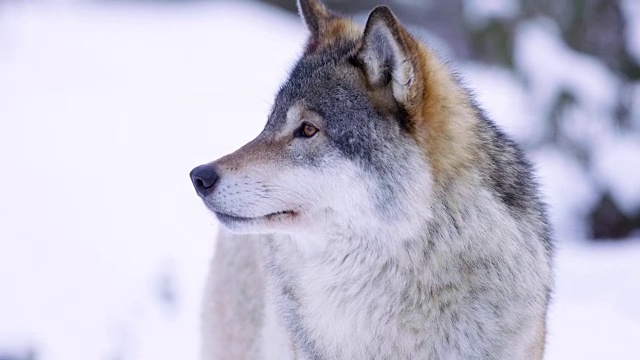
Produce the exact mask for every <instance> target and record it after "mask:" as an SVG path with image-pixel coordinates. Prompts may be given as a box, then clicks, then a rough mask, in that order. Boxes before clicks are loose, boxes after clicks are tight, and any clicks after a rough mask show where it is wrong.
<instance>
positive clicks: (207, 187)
mask: <svg viewBox="0 0 640 360" xmlns="http://www.w3.org/2000/svg"><path fill="white" fill-rule="evenodd" d="M189 176H190V177H191V182H193V187H194V188H195V189H196V193H198V196H200V197H201V198H205V197H206V196H207V195H209V194H211V193H212V192H213V189H214V187H215V184H216V181H218V177H219V176H218V171H216V168H215V166H214V165H213V164H205V165H200V166H198V167H196V168H195V169H193V170H191V173H189Z"/></svg>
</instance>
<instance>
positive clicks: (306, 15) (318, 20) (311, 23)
mask: <svg viewBox="0 0 640 360" xmlns="http://www.w3.org/2000/svg"><path fill="white" fill-rule="evenodd" d="M298 12H299V13H300V17H302V20H304V23H305V24H306V25H307V28H308V29H309V31H311V34H312V35H317V34H318V33H319V32H320V29H321V28H322V26H323V24H324V23H325V22H327V21H328V20H329V18H330V14H329V11H328V10H327V8H326V7H324V5H323V4H322V3H321V2H320V1H318V0H298Z"/></svg>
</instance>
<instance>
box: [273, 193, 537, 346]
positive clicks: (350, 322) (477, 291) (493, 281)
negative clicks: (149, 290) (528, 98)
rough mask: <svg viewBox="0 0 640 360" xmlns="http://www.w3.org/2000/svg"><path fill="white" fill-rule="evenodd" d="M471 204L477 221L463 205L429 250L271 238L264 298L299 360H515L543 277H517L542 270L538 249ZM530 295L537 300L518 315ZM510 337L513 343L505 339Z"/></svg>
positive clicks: (410, 244) (386, 241)
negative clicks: (462, 213)
mask: <svg viewBox="0 0 640 360" xmlns="http://www.w3.org/2000/svg"><path fill="white" fill-rule="evenodd" d="M477 195H478V194H476V196H477ZM476 205H478V206H481V207H482V208H484V209H485V212H484V213H483V214H482V216H480V214H479V213H476V212H475V210H476V209H473V207H475V205H474V204H469V205H468V206H469V207H470V213H469V216H468V217H465V218H464V219H460V220H461V221H465V222H466V223H465V226H464V227H463V228H462V229H458V230H457V231H456V230H455V229H453V228H451V229H448V228H446V227H444V228H443V229H439V231H438V232H434V233H433V234H431V235H430V236H431V239H429V241H427V240H428V239H427V236H424V237H422V238H410V239H400V238H393V237H390V236H387V237H386V238H379V237H378V238H376V237H375V236H371V237H370V238H354V239H342V241H335V240H334V241H332V240H329V239H327V240H326V241H324V242H323V241H322V240H318V239H316V240H315V242H314V244H313V246H312V247H306V246H300V243H299V242H300V241H301V240H304V239H301V238H298V239H293V238H291V237H288V236H278V237H275V238H274V239H273V240H272V242H271V251H270V253H269V255H268V257H269V258H270V259H268V261H267V262H268V263H269V267H270V269H271V270H270V271H271V272H270V271H269V270H268V273H270V275H271V276H270V280H269V284H270V285H269V287H270V288H271V290H272V291H271V292H269V294H270V295H271V296H273V300H274V302H275V304H276V305H277V306H276V315H278V316H279V317H280V320H281V321H282V323H281V325H282V326H283V328H284V329H285V331H286V332H287V333H288V334H287V336H288V337H289V338H290V339H291V344H292V347H293V348H294V349H295V350H294V351H296V352H297V356H298V358H305V357H308V358H315V357H314V355H318V356H319V358H328V359H333V358H389V359H402V358H438V359H458V358H460V359H463V358H474V357H483V356H486V354H487V353H491V354H492V357H494V358H496V359H497V358H520V357H521V356H523V355H522V354H523V353H524V351H525V349H526V347H527V346H529V344H528V343H526V342H523V343H522V344H519V343H517V342H518V341H522V335H521V334H522V333H529V332H531V331H533V330H534V329H533V328H532V329H523V328H521V325H520V324H533V323H535V322H534V321H532V318H534V317H536V316H538V314H540V313H543V312H544V299H542V298H540V297H539V294H540V293H541V292H540V291H539V289H541V287H542V286H543V284H544V283H545V282H547V281H548V276H549V275H548V274H545V273H540V274H533V273H528V272H527V273H525V272H526V271H527V269H528V268H529V269H530V268H532V267H536V266H538V264H539V263H540V262H541V261H544V256H543V250H542V249H541V248H539V247H537V248H535V249H534V251H533V252H532V251H531V249H528V248H527V244H529V245H530V244H531V243H533V244H537V242H536V240H537V239H527V237H528V236H531V235H530V234H529V233H528V232H527V231H526V230H527V229H518V224H516V223H515V222H514V220H513V219H511V218H510V217H509V216H507V215H506V214H505V213H504V212H503V209H499V208H493V209H492V208H489V209H488V210H487V205H486V204H476ZM487 211H488V213H487ZM487 215H492V216H489V217H487ZM487 219H491V220H487ZM445 230H448V231H445ZM535 246H537V245H534V247H535ZM318 249H321V251H318V252H316V250H318ZM523 253H524V255H523ZM485 258H486V261H485V262H483V261H484V260H483V259H485ZM474 261H477V263H476V262H474ZM465 262H468V263H470V264H473V266H482V268H478V269H474V268H469V269H466V268H465ZM470 266H471V265H470ZM493 267H495V268H493ZM519 269H524V270H522V271H521V270H519ZM465 271H467V273H465ZM504 276H508V277H509V278H504ZM283 289H287V291H288V295H287V296H283V295H282V294H283ZM482 289H488V290H486V291H482ZM532 289H533V290H534V292H536V293H537V294H538V295H536V296H535V297H532V298H531V299H529V300H527V301H530V304H527V306H524V304H521V303H520V301H523V298H524V296H528V294H529V292H530V291H531V290H532ZM505 296H506V297H505ZM509 296H511V297H509ZM291 299H294V300H293V301H292V300H291ZM502 302H504V304H503V303H502ZM496 304H501V308H500V309H498V310H496V306H497V305H496ZM496 311H499V312H500V314H499V316H497V315H496ZM292 314H293V315H292ZM523 326H524V325H523ZM526 326H529V325H526ZM514 330H518V331H520V333H521V334H520V335H518V334H511V335H510V334H505V333H508V332H510V331H514ZM301 339H302V340H301ZM497 339H501V340H500V341H498V340H497ZM501 341H510V342H515V343H513V344H510V346H508V347H505V346H504V345H501V346H500V344H499V343H500V342H501ZM287 351H291V349H290V348H289V349H288V350H287Z"/></svg>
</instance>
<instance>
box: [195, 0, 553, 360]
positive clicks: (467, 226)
mask: <svg viewBox="0 0 640 360" xmlns="http://www.w3.org/2000/svg"><path fill="white" fill-rule="evenodd" d="M301 3H304V4H303V5H302V6H305V4H306V6H307V8H306V9H307V10H306V11H302V13H303V16H313V11H311V10H309V9H313V7H312V6H311V5H313V4H310V3H314V1H311V0H307V1H302V0H301ZM316 5H317V4H316ZM303 10H305V8H303ZM384 11H386V10H383V11H379V13H381V14H382V15H380V16H387V17H389V16H392V15H386V13H384ZM389 14H390V13H389ZM383 20H384V19H383ZM319 21H320V20H319V19H306V22H307V24H309V26H310V27H311V29H312V31H315V32H317V31H318V29H319V28H320V26H321V25H322V24H321V23H320V22H319ZM383 26H384V24H383ZM382 30H384V29H382ZM313 36H320V35H318V34H316V33H314V34H313ZM374 38H375V39H376V40H375V41H377V42H380V39H379V36H378V37H374ZM359 41H360V40H357V41H356V40H349V39H345V40H344V41H340V42H338V43H336V44H334V45H333V46H331V47H329V48H325V49H322V50H321V51H307V53H305V55H304V56H303V57H302V59H300V61H299V62H298V63H297V64H296V66H295V67H294V69H293V70H292V72H291V74H290V77H289V79H288V80H287V82H286V83H285V84H284V85H283V87H282V88H281V90H280V91H279V93H278V95H277V96H276V101H275V105H274V108H273V110H272V113H271V114H270V116H269V119H268V122H267V124H266V126H265V129H264V131H263V132H262V133H261V134H260V135H259V136H258V137H257V138H256V139H255V140H253V141H252V142H250V143H249V144H247V145H245V147H243V148H242V149H240V150H238V151H237V152H236V153H233V154H230V155H228V156H226V157H224V158H222V159H220V160H218V161H216V162H215V166H216V169H218V171H219V173H220V178H219V180H218V182H217V183H216V188H215V189H214V190H213V191H212V193H211V194H210V195H207V196H206V197H205V198H204V201H205V203H206V204H207V206H208V207H209V208H210V209H211V210H212V211H213V212H214V213H216V214H217V215H218V217H219V219H220V220H221V222H222V223H223V225H225V227H227V228H229V229H231V230H233V231H237V232H241V233H262V234H264V235H232V234H230V233H227V232H226V230H223V231H222V235H221V237H220V239H219V240H218V245H217V249H216V255H215V258H214V262H213V265H212V271H211V275H210V279H209V282H208V289H209V290H208V291H207V299H208V300H207V302H206V306H205V315H206V316H205V329H208V330H207V331H205V332H204V338H203V343H204V345H205V346H204V349H205V351H204V358H205V359H206V360H213V359H314V360H315V359H318V360H320V359H414V358H415V359H540V358H541V357H542V351H543V348H544V336H545V322H546V312H547V305H548V301H549V293H550V291H551V287H552V273H551V265H552V264H551V263H552V250H553V248H552V245H551V241H550V228H549V225H548V221H547V216H546V213H545V209H544V205H543V203H542V202H541V200H540V199H539V197H538V190H537V185H536V182H535V180H534V178H533V175H532V171H531V165H530V164H529V163H528V162H527V160H526V159H525V157H524V156H523V154H522V151H520V149H519V148H518V147H517V146H516V145H515V144H514V143H513V142H512V141H511V140H510V139H509V138H508V137H507V136H506V135H505V134H504V133H502V132H501V131H500V130H499V129H498V128H497V126H496V125H495V124H494V123H492V122H491V121H490V120H488V119H487V118H486V116H485V115H484V114H483V113H482V111H481V110H480V109H479V107H478V106H476V105H475V103H474V102H473V100H472V98H471V96H470V95H469V93H468V92H466V91H465V90H464V89H462V88H461V87H459V86H458V87H459V88H458V89H457V90H456V91H460V93H461V94H464V96H465V97H467V106H468V108H469V109H472V112H473V114H472V119H470V120H469V121H470V123H472V124H473V126H472V130H473V131H472V134H473V136H472V138H470V139H467V140H466V142H465V143H464V144H462V145H461V146H465V147H468V148H470V149H473V151H472V153H473V156H474V158H473V159H472V160H473V161H472V162H471V164H472V165H471V166H469V167H468V168H464V169H462V170H459V173H458V174H457V176H455V177H451V178H449V179H448V180H447V181H446V182H444V183H438V184H436V183H435V181H434V179H433V178H432V176H435V175H433V174H432V171H431V169H430V167H429V162H428V160H426V159H425V158H426V156H425V151H424V149H422V148H421V147H420V145H419V144H418V143H417V141H416V140H415V136H413V135H412V132H413V131H415V129H414V128H413V127H414V126H415V125H414V124H412V123H411V121H410V119H409V118H408V113H407V111H406V109H405V108H404V107H403V105H402V104H401V102H398V101H395V100H394V96H396V93H395V92H391V91H388V89H387V90H384V89H385V88H384V86H386V85H385V84H386V83H389V82H391V81H392V79H390V78H389V76H390V75H389V74H387V77H386V80H381V82H382V85H380V86H382V88H381V89H382V90H376V89H375V88H373V89H372V85H371V83H370V82H369V83H368V82H367V80H366V76H367V74H366V71H367V70H366V64H364V65H365V67H364V69H365V70H364V72H363V64H362V61H363V60H362V59H360V58H358V56H357V55H358V52H359V51H362V48H361V45H360V42H359ZM365 41H366V39H365ZM391 45H393V44H391ZM385 46H386V47H385ZM385 46H381V47H378V48H379V50H377V51H382V52H389V51H391V50H389V49H391V48H390V47H389V46H387V45H385ZM380 49H381V50H380ZM374 51H375V47H374ZM383 55H384V54H383ZM385 58H388V57H384V56H383V57H381V59H385ZM365 61H370V59H369V60H366V59H365ZM392 63H393V62H392ZM374 65H375V64H374ZM385 66H391V67H393V66H398V65H397V64H396V65H393V64H391V65H385ZM383 70H384V69H383ZM390 70H393V69H390ZM376 74H378V73H376ZM376 86H378V85H376ZM394 86H397V84H396V85H394ZM394 91H395V90H394ZM292 114H293V115H292ZM304 121H311V122H314V125H317V126H318V127H319V128H320V133H319V134H318V135H316V136H314V137H312V138H309V139H306V138H300V137H299V136H296V135H295V134H298V133H299V130H296V129H299V127H300V126H301V124H304ZM461 131H462V130H461ZM462 150H463V149H461V152H462ZM446 155H447V156H448V157H455V156H457V154H446ZM335 193H339V194H338V195H336V194H335ZM325 201H326V202H325ZM282 211H285V212H284V213H282ZM290 211H291V212H290ZM230 215H231V216H230ZM234 219H236V220H234ZM212 304H213V305H212Z"/></svg>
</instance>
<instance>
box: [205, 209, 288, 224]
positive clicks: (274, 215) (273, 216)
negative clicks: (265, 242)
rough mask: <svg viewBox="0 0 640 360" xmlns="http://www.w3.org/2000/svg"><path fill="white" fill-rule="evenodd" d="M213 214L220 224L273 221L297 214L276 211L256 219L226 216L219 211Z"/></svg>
mask: <svg viewBox="0 0 640 360" xmlns="http://www.w3.org/2000/svg"><path fill="white" fill-rule="evenodd" d="M214 213H215V214H216V217H217V218H218V220H220V221H221V222H246V221H255V220H275V219H276V218H279V217H283V216H295V215H296V214H297V213H296V212H295V211H293V210H282V211H277V212H273V213H270V214H267V215H263V216H256V217H242V216H237V215H231V214H227V213H223V212H219V211H215V212H214Z"/></svg>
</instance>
